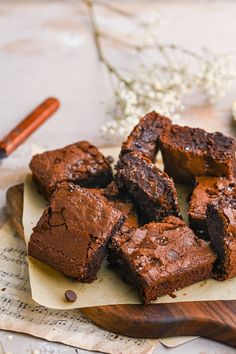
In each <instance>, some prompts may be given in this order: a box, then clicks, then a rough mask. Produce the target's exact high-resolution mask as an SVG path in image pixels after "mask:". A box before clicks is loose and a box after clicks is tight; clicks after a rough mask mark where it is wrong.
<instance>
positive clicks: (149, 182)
mask: <svg viewBox="0 0 236 354" xmlns="http://www.w3.org/2000/svg"><path fill="white" fill-rule="evenodd" d="M115 178H116V181H117V184H118V187H119V188H120V189H121V190H124V191H127V192H128V193H129V194H130V196H131V197H132V199H133V201H134V202H135V203H136V204H137V207H138V208H139V210H140V211H141V212H142V213H143V215H144V219H145V220H146V221H159V220H161V219H162V218H164V217H165V216H169V215H175V216H179V215H180V212H179V205H178V202H177V193H176V190H175V186H174V183H173V181H172V179H171V178H169V177H168V176H167V174H166V173H164V172H162V171H161V170H159V169H158V168H157V167H156V166H155V165H154V164H153V163H152V161H151V160H149V159H148V158H146V157H144V156H143V155H142V153H138V152H131V153H127V154H126V155H124V156H123V158H122V160H120V161H119V162H118V165H117V174H116V176H115Z"/></svg>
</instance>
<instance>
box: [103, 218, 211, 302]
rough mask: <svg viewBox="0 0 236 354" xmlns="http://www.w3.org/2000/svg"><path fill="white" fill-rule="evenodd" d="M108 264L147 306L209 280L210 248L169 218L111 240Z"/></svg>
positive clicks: (184, 226) (181, 223)
mask: <svg viewBox="0 0 236 354" xmlns="http://www.w3.org/2000/svg"><path fill="white" fill-rule="evenodd" d="M109 249H110V252H109V258H108V259H109V261H110V263H111V264H112V265H114V266H118V269H120V271H121V272H122V275H123V276H124V278H125V280H126V281H128V282H129V283H131V284H132V285H133V286H134V287H135V288H136V289H137V291H138V293H139V296H140V298H141V300H142V302H143V303H145V304H147V303H149V302H150V301H153V300H155V299H156V298H157V297H159V296H163V295H167V294H170V293H172V292H173V291H175V290H177V289H181V288H183V287H186V286H188V285H191V284H193V283H196V282H198V281H200V280H203V279H208V278H209V277H211V272H212V266H213V263H214V261H215V259H216V256H215V255H214V253H213V251H212V250H211V248H210V247H209V246H208V245H207V243H206V242H205V241H204V240H201V239H199V238H198V237H196V236H195V235H194V233H193V231H192V230H191V229H190V228H189V227H187V226H186V225H185V223H184V222H183V221H182V220H180V219H179V218H176V217H173V216H169V217H167V218H165V219H164V220H163V221H162V222H159V223H156V222H151V223H149V224H147V225H145V226H143V227H141V228H136V229H131V230H128V231H126V232H124V233H122V234H120V233H118V234H116V235H115V236H114V237H112V239H111V242H110V243H109Z"/></svg>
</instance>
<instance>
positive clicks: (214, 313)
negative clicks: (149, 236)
mask: <svg viewBox="0 0 236 354" xmlns="http://www.w3.org/2000/svg"><path fill="white" fill-rule="evenodd" d="M7 211H8V213H9V215H10V217H11V220H12V222H13V224H14V226H15V228H16V230H17V231H18V234H19V235H20V237H22V238H23V237H24V230H23V226H22V211H23V185H17V186H13V187H11V188H10V189H9V190H8V192H7ZM81 312H82V313H83V314H84V315H85V316H86V317H87V318H89V319H90V320H91V321H93V322H94V323H95V324H96V325H98V326H100V327H102V328H104V329H106V330H108V331H111V332H114V333H118V334H121V335H126V336H130V337H136V338H138V337H140V338H167V337H173V336H202V337H207V338H210V339H214V340H216V341H220V342H223V343H225V344H228V345H231V346H233V347H236V301H205V302H200V301H198V302H183V303H170V304H153V305H147V306H143V305H112V306H99V307H89V308H84V309H81Z"/></svg>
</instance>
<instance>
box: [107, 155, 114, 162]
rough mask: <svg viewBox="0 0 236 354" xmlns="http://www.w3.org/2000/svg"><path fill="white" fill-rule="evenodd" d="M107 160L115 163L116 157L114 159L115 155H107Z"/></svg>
mask: <svg viewBox="0 0 236 354" xmlns="http://www.w3.org/2000/svg"><path fill="white" fill-rule="evenodd" d="M107 161H108V162H109V163H113V162H114V159H113V157H112V156H110V155H109V156H107Z"/></svg>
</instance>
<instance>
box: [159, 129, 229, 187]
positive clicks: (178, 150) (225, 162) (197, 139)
mask: <svg viewBox="0 0 236 354" xmlns="http://www.w3.org/2000/svg"><path fill="white" fill-rule="evenodd" d="M160 148H161V152H162V156H163V161H164V166H165V172H167V173H168V175H169V176H171V177H172V178H173V179H174V180H175V181H176V182H180V183H193V182H194V177H195V176H216V177H227V178H229V179H230V178H231V177H233V175H234V169H235V139H233V138H230V137H227V136H225V135H223V134H221V133H218V132H216V133H207V132H206V131H205V130H203V129H199V128H190V127H180V126H178V125H172V126H170V127H169V129H167V130H165V131H163V133H162V134H161V136H160Z"/></svg>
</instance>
